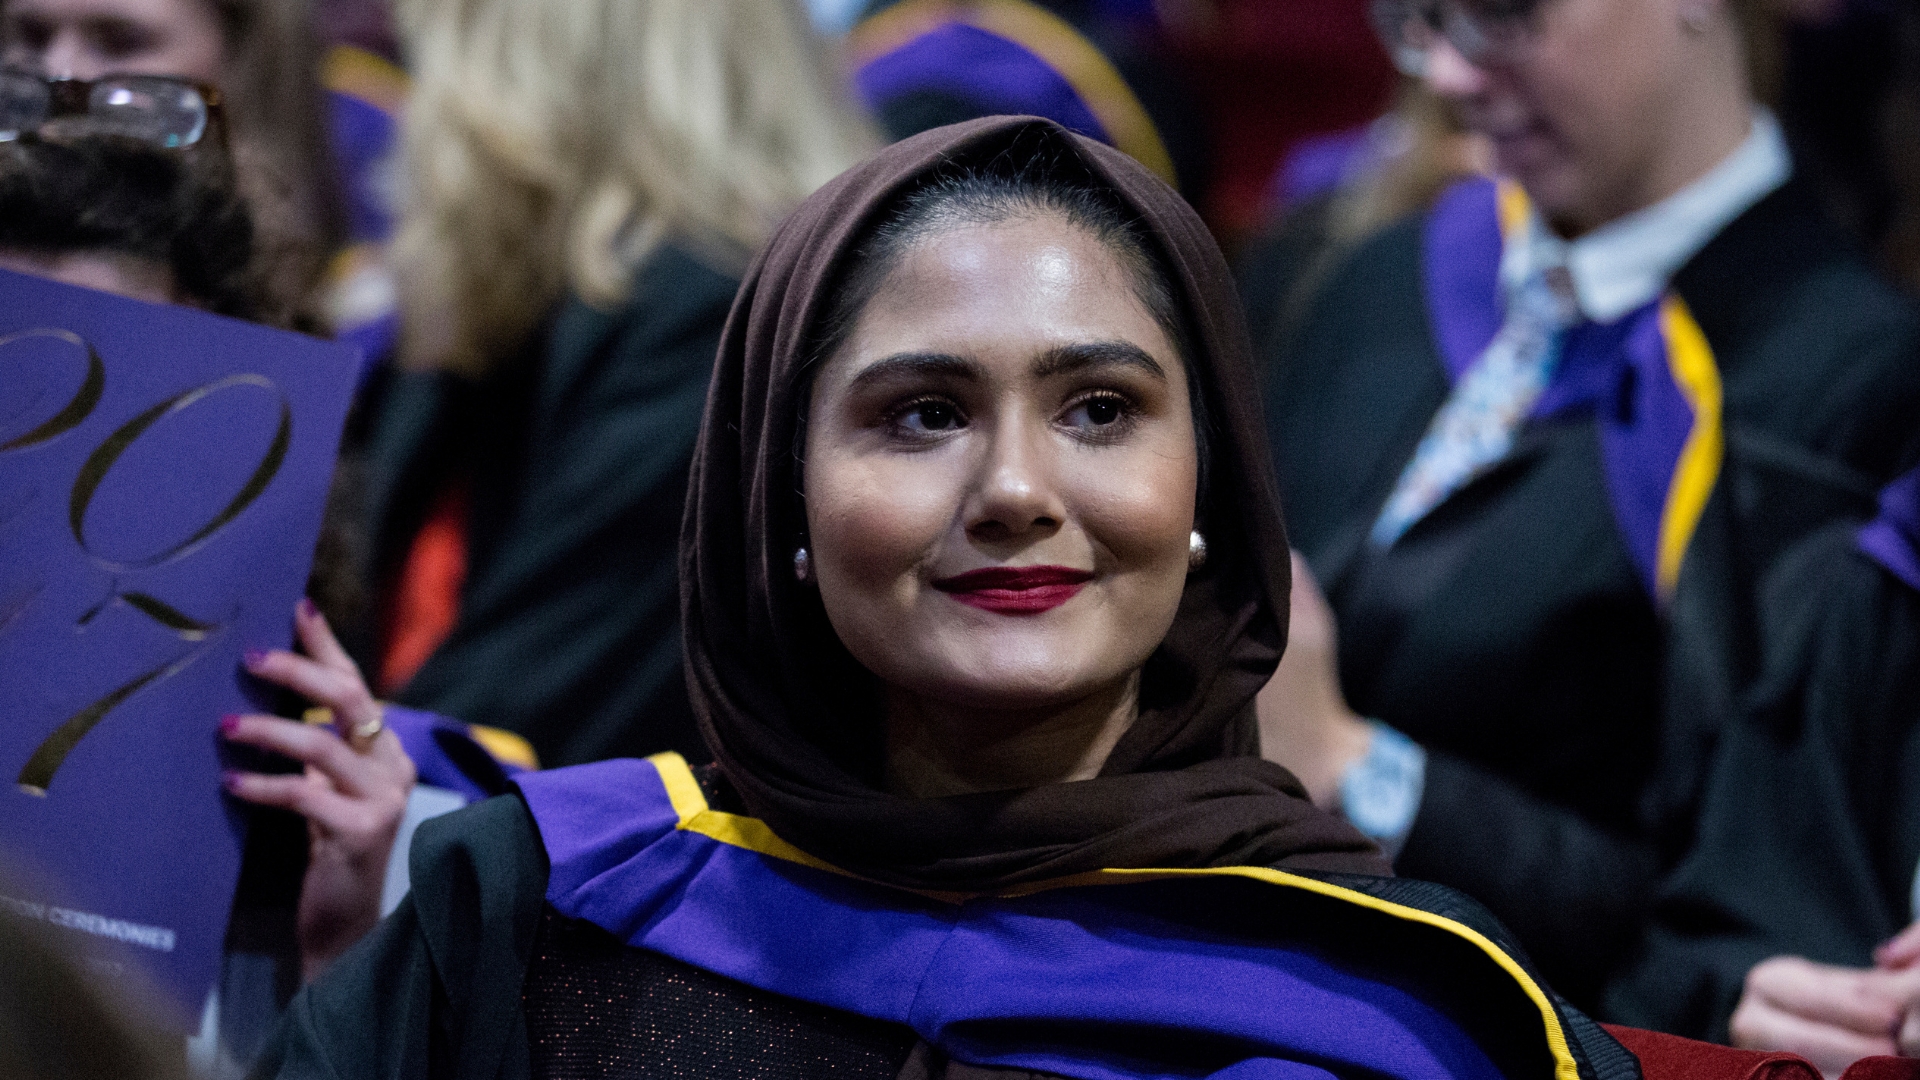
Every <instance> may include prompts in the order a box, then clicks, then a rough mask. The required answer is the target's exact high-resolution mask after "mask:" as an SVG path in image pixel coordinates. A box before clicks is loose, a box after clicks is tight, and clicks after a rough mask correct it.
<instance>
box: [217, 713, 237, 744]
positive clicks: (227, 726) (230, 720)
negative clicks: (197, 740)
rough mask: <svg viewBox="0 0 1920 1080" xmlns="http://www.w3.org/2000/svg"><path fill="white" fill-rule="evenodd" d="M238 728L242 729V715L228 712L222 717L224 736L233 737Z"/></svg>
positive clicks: (221, 724)
mask: <svg viewBox="0 0 1920 1080" xmlns="http://www.w3.org/2000/svg"><path fill="white" fill-rule="evenodd" d="M238 730H240V717H239V716H238V715H236V714H234V713H228V714H227V715H225V716H223V717H221V718H220V734H221V735H222V736H224V737H226V738H229V739H231V738H233V733H234V732H236V731H238Z"/></svg>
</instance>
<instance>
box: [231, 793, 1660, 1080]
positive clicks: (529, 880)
mask: <svg viewBox="0 0 1920 1080" xmlns="http://www.w3.org/2000/svg"><path fill="white" fill-rule="evenodd" d="M702 772H703V773H704V776H702V777H701V781H702V787H703V788H706V789H708V795H709V798H713V799H717V800H718V801H724V798H725V797H724V795H716V794H715V793H714V791H713V790H712V785H713V783H714V782H715V781H714V777H715V773H714V772H713V771H712V770H702ZM411 865H412V870H411V878H412V881H413V882H414V886H413V890H412V892H411V893H410V894H409V896H408V897H407V898H406V899H405V900H403V901H402V902H401V905H400V907H399V908H398V909H397V910H396V911H395V912H394V914H393V915H392V916H390V917H389V918H388V919H387V920H386V921H385V922H383V923H382V924H381V925H380V927H379V928H378V929H377V930H375V931H374V933H373V934H372V935H370V936H369V937H367V938H366V939H364V940H363V941H361V942H360V943H359V944H358V945H356V946H355V947H354V948H353V949H352V950H351V951H349V952H348V953H347V954H346V955H345V956H343V957H342V958H341V959H340V960H339V961H337V962H336V963H335V965H334V966H333V968H331V969H330V970H329V971H328V972H327V974H326V975H325V976H324V977H322V978H321V979H320V980H319V981H318V982H316V983H314V984H312V985H311V986H309V987H307V988H306V989H304V990H302V991H301V992H300V994H299V996H298V997H296V998H295V999H294V1002H293V1004H292V1006H291V1007H290V1008H289V1009H288V1011H287V1015H286V1018H285V1021H284V1022H283V1024H282V1026H281V1028H280V1030H279V1031H278V1032H277V1033H276V1035H275V1036H274V1038H273V1039H272V1040H271V1042H270V1043H269V1045H268V1047H267V1050H266V1052H265V1054H264V1055H263V1056H262V1058H261V1059H260V1061H259V1062H258V1063H257V1064H256V1066H255V1068H254V1070H253V1073H252V1075H253V1076H255V1077H258V1078H261V1080H266V1078H269V1077H285V1078H298V1080H331V1078H340V1080H346V1078H349V1077H351V1078H354V1080H378V1078H395V1080H398V1078H403V1077H404V1078H414V1077H433V1078H450V1080H521V1078H527V1080H558V1078H566V1080H578V1078H586V1077H610V1076H620V1077H660V1078H663V1080H664V1078H677V1077H687V1076H700V1077H717V1078H728V1077H739V1078H741V1080H748V1078H752V1080H830V1078H846V1077H852V1078H861V1077H866V1078H870V1080H893V1078H895V1077H899V1078H901V1080H1019V1078H1022V1077H1036V1078H1037V1077H1040V1076H1042V1075H1044V1074H1039V1073H1025V1072H1017V1071H1008V1070H996V1069H982V1068H975V1067H970V1066H965V1065H958V1064H955V1063H952V1062H950V1061H948V1060H946V1059H945V1058H944V1057H943V1055H941V1054H939V1053H938V1052H937V1051H931V1052H930V1050H929V1048H928V1047H927V1046H926V1044H923V1043H920V1042H919V1040H918V1038H917V1036H916V1035H915V1034H914V1032H913V1030H912V1029H911V1028H908V1027H906V1026H904V1025H899V1024H893V1023H887V1022H881V1021H876V1020H872V1019H868V1018H864V1017H861V1016H858V1015H855V1014H852V1013H847V1012H843V1011H839V1010H836V1009H830V1008H825V1007H822V1006H817V1005H813V1004H809V1003H807V1002H803V1001H797V1000H794V999H791V998H787V997H784V996H782V995H778V994H773V993H770V992H767V991H764V990H760V989H757V988H755V987H752V986H749V985H746V984H744V983H740V982H737V981H734V980H731V979H727V978H724V977H722V976H719V975H716V974H713V973H710V972H707V971H704V970H702V969H700V968H697V967H693V966H691V965H688V964H685V963H681V962H679V961H677V960H673V959H671V958H668V957H665V956H662V955H659V954H657V953H653V952H650V951H648V950H644V949H638V948H633V947H631V946H627V945H625V944H623V943H622V942H621V941H619V940H618V939H617V938H615V937H614V936H613V935H610V934H608V933H606V932H605V931H603V930H600V929H598V928H596V927H594V926H592V925H590V924H587V923H583V922H579V921H576V920H570V919H566V918H563V917H561V916H560V915H559V914H558V913H557V912H555V910H554V909H553V908H552V907H551V906H550V905H548V904H547V903H546V901H545V893H546V888H547V879H548V862H547V856H546V852H545V850H544V848H543V847H542V845H541V840H540V835H539V832H538V830H537V828H536V826H535V823H534V820H533V818H532V815H531V814H530V813H529V811H528V809H527V806H526V804H525V803H524V802H523V801H521V799H520V798H518V797H517V796H512V795H508V796H502V797H500V798H497V799H492V800H489V801H487V802H484V803H480V804H478V805H476V806H472V807H469V808H467V809H466V810H464V811H461V812H459V813H456V814H452V815H448V816H446V817H442V818H438V819H435V820H433V821H430V822H428V823H426V824H425V825H423V826H421V829H420V832H419V833H418V836H417V838H416V840H415V842H414V848H413V852H412V860H411ZM1320 876H1322V877H1324V878H1325V879H1327V880H1329V881H1332V882H1334V883H1337V884H1339V885H1342V886H1345V887H1346V888H1349V889H1353V890H1356V891H1360V892H1364V893H1366V894H1368V895H1371V896H1373V897H1377V898H1378V899H1380V900H1383V901H1386V902H1388V903H1392V904H1399V905H1404V906H1407V907H1413V908H1418V909H1421V910H1423V911H1427V912H1431V913H1433V914H1435V915H1438V916H1440V917H1441V918H1443V919H1448V920H1452V921H1455V922H1457V923H1461V924H1464V925H1466V926H1468V927H1470V928H1471V929H1472V930H1474V931H1475V932H1477V933H1479V934H1481V935H1483V936H1484V937H1485V938H1486V939H1487V940H1489V941H1491V942H1492V943H1494V944H1495V945H1497V946H1498V947H1499V948H1500V949H1502V950H1507V951H1508V953H1509V955H1511V956H1513V957H1514V958H1515V962H1516V963H1518V964H1520V965H1521V966H1522V967H1523V968H1525V964H1526V961H1525V959H1524V957H1520V956H1519V955H1518V954H1517V953H1516V952H1513V949H1514V946H1513V943H1512V941H1511V939H1510V938H1509V937H1508V936H1507V935H1506V933H1505V931H1504V930H1503V929H1502V928H1501V927H1500V926H1499V924H1498V923H1496V922H1495V921H1494V920H1493V919H1492V918H1491V917H1490V916H1488V915H1487V913H1486V912H1485V910H1484V909H1483V908H1481V907H1480V906H1479V905H1477V904H1475V903H1474V902H1473V901H1471V900H1469V899H1467V898H1466V897H1464V896H1460V895H1459V894H1457V893H1454V892H1452V891H1451V890H1447V889H1444V888H1440V887H1437V886H1434V885H1431V884H1428V883H1425V882H1417V881H1410V880H1405V879H1397V878H1384V877H1383V878H1364V877H1359V876H1356V875H1320ZM1286 892H1287V893H1289V894H1291V895H1288V896H1277V897H1276V904H1275V905H1274V908H1273V914H1272V917H1273V919H1274V920H1275V923H1276V924H1279V925H1295V926H1312V927H1315V928H1316V929H1315V933H1318V934H1320V935H1322V937H1323V940H1325V941H1326V943H1327V948H1328V949H1329V951H1330V952H1332V953H1334V954H1336V955H1342V956H1345V957H1348V958H1353V959H1355V960H1356V962H1358V963H1361V964H1363V965H1370V966H1371V965H1378V966H1380V968H1381V969H1382V970H1381V973H1380V974H1379V975H1378V976H1377V977H1378V978H1381V979H1382V980H1390V981H1392V982H1393V983H1394V984H1395V985H1398V986H1400V987H1402V988H1406V989H1410V990H1415V991H1416V992H1422V993H1425V994H1431V995H1432V999H1433V1000H1442V1001H1446V1002H1448V1003H1449V1004H1448V1006H1447V1009H1448V1012H1449V1015H1450V1016H1451V1017H1452V1018H1453V1020H1454V1021H1455V1022H1456V1023H1459V1024H1461V1025H1462V1026H1463V1027H1465V1028H1466V1029H1467V1030H1470V1031H1472V1032H1474V1034H1475V1036H1476V1038H1478V1039H1479V1040H1480V1045H1481V1046H1482V1047H1483V1048H1484V1049H1485V1050H1486V1052H1487V1053H1488V1055H1489V1056H1490V1057H1492V1058H1493V1059H1494V1060H1496V1061H1506V1060H1532V1058H1531V1057H1530V1056H1529V1055H1530V1054H1532V1053H1533V1052H1535V1051H1537V1048H1538V1043H1539V1041H1540V1032H1539V1013H1538V1012H1537V1011H1535V1010H1534V1008H1533V1007H1532V1006H1531V1004H1530V1003H1525V1004H1523V1007H1522V1008H1520V1009H1519V1010H1517V1011H1516V1010H1515V1009H1514V1008H1513V1005H1514V997H1515V995H1514V994H1513V989H1514V983H1513V982H1512V980H1511V977H1510V976H1509V975H1507V974H1505V973H1504V972H1503V971H1501V970H1500V969H1498V968H1496V967H1495V966H1494V964H1493V963H1492V961H1491V960H1490V959H1489V957H1488V954H1486V953H1483V952H1481V951H1479V950H1478V949H1476V948H1473V947H1472V946H1466V947H1464V948H1463V947H1462V946H1463V945H1464V941H1463V939H1461V938H1459V937H1456V936H1455V935H1453V934H1448V933H1434V932H1430V931H1429V928H1428V927H1425V926H1424V925H1422V924H1419V923H1415V922H1410V921H1406V920H1400V919H1394V918H1382V919H1373V918H1371V917H1369V916H1370V914H1371V913H1370V912H1368V911H1367V910H1365V909H1360V908H1357V907H1355V906H1353V905H1350V904H1346V903H1336V904H1333V905H1331V907H1332V908H1333V909H1334V910H1336V911H1338V912H1341V913H1340V914H1332V916H1331V917H1328V916H1329V910H1328V907H1327V906H1326V905H1324V903H1323V902H1322V901H1320V900H1319V899H1318V898H1316V897H1315V896H1314V895H1313V894H1310V893H1305V892H1303V891H1300V890H1287V891H1286ZM1316 905H1319V906H1316ZM1526 970H1528V973H1529V974H1530V975H1531V974H1533V972H1532V971H1531V969H1526ZM1278 1007H1280V1005H1279V1003H1276V1008H1278ZM1553 1008H1554V1011H1555V1013H1556V1015H1557V1016H1558V1018H1559V1021H1560V1024H1561V1028H1562V1030H1563V1031H1564V1032H1565V1034H1566V1037H1567V1040H1568V1044H1569V1048H1570V1050H1571V1054H1572V1057H1573V1059H1574V1064H1575V1066H1576V1068H1577V1070H1578V1073H1579V1080H1640V1069H1639V1064H1638V1062H1637V1060H1636V1059H1635V1058H1634V1057H1633V1055H1632V1054H1631V1053H1629V1052H1628V1051H1626V1050H1625V1049H1624V1048H1623V1047H1622V1046H1621V1045H1620V1044H1619V1043H1617V1042H1615V1041H1614V1040H1613V1038H1612V1037H1611V1036H1609V1035H1607V1034H1606V1033H1605V1032H1604V1031H1602V1030H1601V1029H1600V1027H1599V1026H1598V1025H1597V1024H1595V1023H1593V1021H1591V1020H1590V1019H1588V1018H1587V1017H1585V1016H1583V1015H1582V1014H1580V1013H1579V1012H1577V1011H1575V1010H1573V1009H1571V1008H1569V1007H1567V1006H1565V1005H1564V1004H1562V1003H1559V1002H1558V1001H1555V1002H1554V1003H1553ZM1114 1037H1115V1038H1120V1037H1121V1033H1120V1031H1118V1030H1116V1032H1115V1033H1114ZM1150 1037H1151V1038H1153V1039H1155V1040H1156V1045H1162V1042H1163V1041H1164V1040H1165V1039H1168V1038H1172V1037H1174V1035H1173V1034H1172V1033H1153V1034H1152V1035H1151V1036H1150ZM1175 1045H1177V1043H1176V1044H1175ZM1568 1080H1571V1078H1568Z"/></svg>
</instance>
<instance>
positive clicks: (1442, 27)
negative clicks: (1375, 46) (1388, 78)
mask: <svg viewBox="0 0 1920 1080" xmlns="http://www.w3.org/2000/svg"><path fill="white" fill-rule="evenodd" d="M1542 6H1544V0H1372V5H1371V8H1372V15H1373V28H1374V30H1375V31H1376V32H1378V33H1379V35H1380V40H1381V42H1382V43H1383V44H1385V45H1386V47H1387V53H1388V55H1390V56H1392V57H1393V66H1394V67H1397V68H1399V69H1400V70H1401V71H1402V72H1403V73H1405V74H1407V75H1411V76H1413V77H1414V78H1416V79H1418V78H1422V77H1424V76H1425V75H1426V73H1427V58H1428V56H1430V55H1431V54H1432V52H1433V48H1434V46H1436V45H1438V44H1439V43H1440V41H1441V39H1442V38H1444V39H1446V42H1447V44H1449V45H1451V46H1453V48H1454V50H1455V51H1457V52H1458V53H1459V54H1460V55H1461V56H1462V57H1464V58H1465V59H1466V61H1467V62H1468V63H1470V64H1472V65H1474V66H1475V67H1487V66H1499V65H1501V64H1511V63H1514V62H1516V61H1519V60H1521V59H1523V58H1524V57H1525V55H1526V52H1527V49H1528V48H1529V47H1530V46H1531V45H1532V44H1533V42H1534V40H1535V39H1536V38H1537V37H1538V36H1539V13H1540V8H1541V7H1542Z"/></svg>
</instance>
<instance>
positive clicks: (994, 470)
mask: <svg viewBox="0 0 1920 1080" xmlns="http://www.w3.org/2000/svg"><path fill="white" fill-rule="evenodd" d="M1034 427H1035V425H1033V424H1031V423H1029V422H1026V421H1023V420H1022V419H1020V418H1017V417H1010V418H1008V419H1007V420H1006V421H1004V422H1002V423H1000V424H998V425H997V426H996V428H995V430H994V432H993V435H992V438H991V442H990V445H989V446H988V447H987V451H986V457H985V460H984V461H983V462H982V464H981V468H980V471H979V473H978V480H977V482H976V484H975V490H974V492H973V493H972V495H971V497H970V499H969V502H970V503H971V505H970V506H969V507H968V512H967V533H968V535H970V536H972V537H974V538H975V539H977V540H982V541H986V542H988V543H994V542H1001V541H1007V540H1017V539H1020V538H1022V537H1025V536H1028V535H1029V534H1032V533H1036V532H1040V533H1046V534H1051V533H1052V532H1054V531H1055V530H1057V529H1059V528H1060V525H1061V523H1062V522H1063V521H1064V520H1065V516H1066V510H1065V506H1064V504H1063V503H1062V501H1061V498H1060V492H1059V490H1058V487H1057V485H1056V483H1055V479H1054V470H1053V469H1052V468H1051V467H1050V466H1051V464H1052V463H1051V460H1050V459H1051V454H1052V447H1051V445H1050V442H1051V440H1050V439H1049V438H1048V435H1047V433H1046V432H1045V431H1036V430H1034Z"/></svg>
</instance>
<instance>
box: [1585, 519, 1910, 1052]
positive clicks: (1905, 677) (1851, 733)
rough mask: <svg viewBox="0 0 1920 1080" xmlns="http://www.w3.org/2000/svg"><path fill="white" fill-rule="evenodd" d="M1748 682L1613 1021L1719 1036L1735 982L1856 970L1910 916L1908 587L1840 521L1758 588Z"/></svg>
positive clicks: (1611, 1004) (1616, 991)
mask: <svg viewBox="0 0 1920 1080" xmlns="http://www.w3.org/2000/svg"><path fill="white" fill-rule="evenodd" d="M1758 630H1759V634H1760V637H1761V639H1762V642H1763V646H1764V650H1763V651H1764V665H1763V668H1762V674H1761V677H1760V678H1759V680H1758V681H1757V683H1756V685H1755V686H1754V688H1753V691H1752V693H1751V694H1750V695H1749V697H1748V699H1747V700H1746V702H1745V703H1744V706H1745V707H1744V708H1743V709H1742V710H1741V711H1740V713H1739V714H1738V718H1737V720H1736V721H1735V722H1733V723H1731V724H1729V725H1727V728H1726V730H1725V731H1724V732H1723V733H1722V734H1721V737H1720V739H1719V740H1718V742H1717V745H1716V746H1715V749H1714V752H1713V756H1712V764H1711V766H1710V768H1709V769H1708V773H1707V780H1706V784H1705V790H1704V792H1703V794H1702V797H1701V800H1700V807H1699V814H1698V820H1697V824H1696V826H1695V830H1694V833H1693V835H1692V837H1691V848H1690V850H1689V851H1688V852H1687V854H1686V856H1685V858H1684V859H1683V860H1682V861H1681V862H1680V864H1679V865H1678V867H1677V868H1676V869H1675V870H1674V871H1673V873H1672V874H1671V876H1670V877H1669V878H1668V879H1667V880H1666V882H1665V883H1664V885H1663V886H1662V888H1661V890H1660V895H1659V900H1658V903H1657V906H1656V908H1655V910H1654V916H1653V919H1652V923H1651V926H1650V928H1649V929H1648V931H1647V935H1646V938H1645V940H1644V942H1643V943H1642V945H1641V947H1640V949H1639V951H1638V952H1637V953H1636V955H1635V959H1634V961H1633V963H1632V964H1631V965H1630V966H1629V967H1628V969H1627V970H1626V971H1625V972H1624V973H1623V974H1622V975H1621V976H1620V977H1619V979H1618V980H1617V981H1616V982H1615V983H1614V985H1612V986H1611V987H1610V988H1609V989H1608V993H1607V999H1606V1007H1607V1010H1608V1012H1609V1013H1611V1014H1612V1015H1614V1016H1616V1017H1618V1018H1620V1019H1621V1020H1622V1021H1623V1022H1625V1023H1629V1024H1634V1025H1637V1026H1642V1027H1652V1028H1658V1029H1660V1030H1662V1031H1670V1032H1673V1033H1675V1034H1680V1035H1688V1036H1691V1037H1694V1038H1701V1039H1711V1040H1713V1041H1716V1042H1719V1041H1725V1040H1726V1037H1727V1021H1728V1018H1729V1017H1730V1016H1731V1015H1732V1013H1733V1008H1734V1005H1735V1004H1736V1003H1737V1002H1738V1000H1739V997H1740V991H1741V986H1742V983H1743V980H1744V979H1745V978H1746V974H1747V970H1748V969H1749V968H1751V967H1752V966H1753V965H1754V964H1756V963H1758V962H1760V961H1761V960H1764V959H1767V958H1768V957H1771V956H1779V955H1797V956H1804V957H1807V958H1809V959H1811V960H1815V961H1819V962H1822V963H1828V964H1841V965H1846V966H1849V967H1866V966H1869V965H1870V964H1871V963H1872V952H1873V948H1874V946H1876V945H1878V944H1879V943H1881V942H1882V941H1885V940H1886V939H1887V938H1889V937H1891V936H1893V935H1894V934H1895V933H1897V932H1898V931H1899V930H1900V929H1901V928H1902V927H1904V926H1905V925H1906V924H1907V923H1908V922H1909V921H1910V920H1911V919H1912V918H1913V885H1914V874H1915V870H1916V868H1920V591H1916V590H1915V589H1913V588H1912V587H1911V586H1909V585H1907V584H1906V583H1904V582H1902V581H1900V580H1899V579H1897V578H1895V577H1894V576H1893V575H1892V574H1890V573H1888V572H1887V571H1886V570H1885V569H1884V568H1882V567H1881V566H1879V565H1878V564H1877V563H1875V562H1873V561H1871V560H1870V559H1868V558H1867V557H1866V556H1865V555H1863V554H1862V553H1861V552H1860V550H1859V547H1858V544H1857V542H1856V540H1855V537H1854V528H1853V527H1852V526H1851V525H1845V524H1842V525H1835V526H1830V527H1828V528H1826V529H1823V530H1821V531H1820V532H1818V533H1816V534H1815V535H1813V536H1811V537H1809V538H1808V539H1807V540H1805V541H1804V542H1802V543H1801V544H1800V545H1799V546H1797V547H1795V548H1794V549H1793V550H1792V551H1791V552H1790V553H1789V554H1788V555H1786V556H1785V557H1783V558H1782V559H1781V560H1780V561H1779V563H1778V565H1777V567H1776V568H1775V570H1774V571H1773V572H1772V573H1771V574H1770V575H1768V579H1767V581H1766V583H1765V586H1764V588H1763V590H1762V593H1761V599H1760V604H1759V613H1758Z"/></svg>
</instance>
